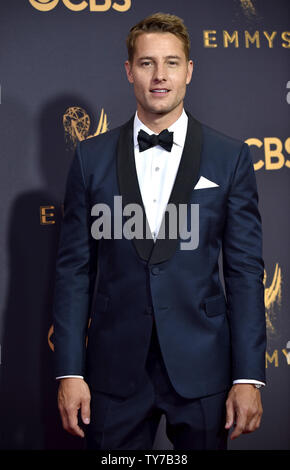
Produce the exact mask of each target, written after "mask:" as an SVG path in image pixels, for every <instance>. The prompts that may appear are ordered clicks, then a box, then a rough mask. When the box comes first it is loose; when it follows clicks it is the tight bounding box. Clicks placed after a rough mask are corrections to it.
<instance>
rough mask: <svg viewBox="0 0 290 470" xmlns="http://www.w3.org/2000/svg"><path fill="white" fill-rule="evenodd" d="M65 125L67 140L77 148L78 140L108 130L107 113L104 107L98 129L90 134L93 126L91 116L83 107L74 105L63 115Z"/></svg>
mask: <svg viewBox="0 0 290 470" xmlns="http://www.w3.org/2000/svg"><path fill="white" fill-rule="evenodd" d="M63 127H64V132H65V139H66V142H67V143H68V144H69V145H70V146H71V147H73V148H75V147H76V145H77V142H78V141H81V140H84V139H89V138H90V137H94V136H96V135H99V134H103V133H104V132H107V130H108V119H107V114H106V113H105V112H104V109H103V108H102V109H101V116H100V118H99V123H98V126H97V129H96V131H95V133H94V134H89V132H90V127H91V120H90V116H89V115H88V113H87V112H86V111H85V110H84V109H83V108H80V107H79V106H72V107H70V108H68V109H67V110H66V111H65V113H64V115H63Z"/></svg>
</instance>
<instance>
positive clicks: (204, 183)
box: [194, 176, 219, 189]
mask: <svg viewBox="0 0 290 470" xmlns="http://www.w3.org/2000/svg"><path fill="white" fill-rule="evenodd" d="M215 186H219V184H216V183H214V182H213V181H210V180H208V179H207V178H205V177H204V176H201V177H200V178H199V180H198V182H197V183H196V185H195V186H194V189H203V188H214V187H215Z"/></svg>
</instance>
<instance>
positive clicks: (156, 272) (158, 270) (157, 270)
mask: <svg viewBox="0 0 290 470" xmlns="http://www.w3.org/2000/svg"><path fill="white" fill-rule="evenodd" d="M151 272H152V274H155V275H156V274H159V272H160V269H159V268H158V266H153V267H152V268H151Z"/></svg>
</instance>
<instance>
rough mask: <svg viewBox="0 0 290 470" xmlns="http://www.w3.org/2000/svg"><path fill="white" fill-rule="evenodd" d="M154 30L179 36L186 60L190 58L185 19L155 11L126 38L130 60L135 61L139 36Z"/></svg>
mask: <svg viewBox="0 0 290 470" xmlns="http://www.w3.org/2000/svg"><path fill="white" fill-rule="evenodd" d="M152 32H155V33H172V34H174V35H175V36H177V37H178V38H179V39H180V40H181V41H182V43H183V47H184V53H185V57H186V60H189V51H190V38H189V34H188V31H187V28H186V26H185V24H184V22H183V20H182V19H181V18H179V17H178V16H175V15H170V14H168V13H154V14H153V15H150V16H147V17H146V18H144V19H143V20H141V21H139V23H137V24H136V25H135V26H133V27H132V28H131V29H130V32H129V34H128V36H127V39H126V45H127V49H128V60H129V62H131V63H132V62H133V57H134V52H135V42H136V39H137V37H138V36H139V35H140V34H144V33H152Z"/></svg>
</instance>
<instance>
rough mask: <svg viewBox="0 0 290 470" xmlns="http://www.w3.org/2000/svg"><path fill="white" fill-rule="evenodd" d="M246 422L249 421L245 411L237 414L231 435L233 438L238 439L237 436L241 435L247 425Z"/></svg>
mask: <svg viewBox="0 0 290 470" xmlns="http://www.w3.org/2000/svg"><path fill="white" fill-rule="evenodd" d="M246 422H247V418H246V415H245V414H244V413H241V414H238V415H237V421H236V425H235V429H234V430H233V432H232V434H231V436H230V438H231V440H233V439H236V438H237V437H239V436H240V435H241V434H242V433H243V432H244V429H245V427H246Z"/></svg>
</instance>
